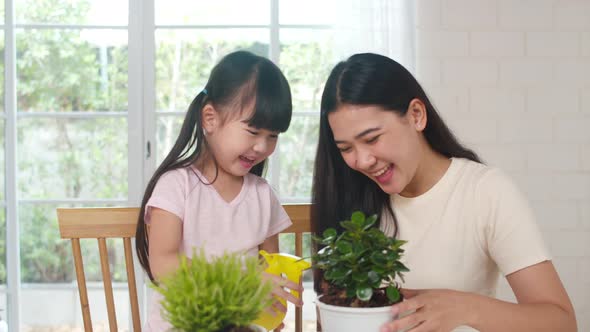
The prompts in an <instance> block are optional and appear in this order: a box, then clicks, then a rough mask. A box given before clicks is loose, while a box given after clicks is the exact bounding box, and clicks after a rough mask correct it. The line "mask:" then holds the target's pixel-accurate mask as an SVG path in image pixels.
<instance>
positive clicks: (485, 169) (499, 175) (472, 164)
mask: <svg viewBox="0 0 590 332" xmlns="http://www.w3.org/2000/svg"><path fill="white" fill-rule="evenodd" d="M453 161H454V162H456V163H457V174H458V175H459V176H460V177H463V178H466V179H467V180H470V181H472V182H474V183H475V184H479V185H482V184H483V185H486V184H493V183H494V182H496V181H500V180H501V181H506V180H508V179H509V177H508V175H507V174H506V173H504V171H502V170H501V169H500V168H498V167H495V166H490V165H486V164H483V163H480V162H477V161H473V160H469V159H464V158H454V159H453Z"/></svg>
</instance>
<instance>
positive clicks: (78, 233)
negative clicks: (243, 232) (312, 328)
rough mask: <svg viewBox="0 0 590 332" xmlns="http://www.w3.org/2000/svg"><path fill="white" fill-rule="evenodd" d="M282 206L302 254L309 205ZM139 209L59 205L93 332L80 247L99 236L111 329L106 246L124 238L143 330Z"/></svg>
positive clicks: (136, 320)
mask: <svg viewBox="0 0 590 332" xmlns="http://www.w3.org/2000/svg"><path fill="white" fill-rule="evenodd" d="M283 207H284V208H285V210H286V211H287V214H288V215H289V217H290V218H291V220H292V221H293V225H291V227H289V228H288V229H286V230H285V231H283V233H295V254H296V255H298V256H302V248H303V236H302V234H303V233H307V232H310V231H311V225H310V205H309V204H284V205H283ZM138 216H139V208H58V209H57V218H58V223H59V230H60V234H61V237H62V238H64V239H71V240H72V250H73V253H74V262H75V266H76V278H77V280H78V289H79V293H80V304H81V306H82V316H83V319H84V330H85V331H86V332H92V321H91V318H90V307H89V303H88V292H87V289H86V279H85V276H84V267H83V262H82V251H81V250H80V240H79V239H81V238H94V239H98V243H99V252H100V261H101V268H102V276H103V283H104V291H105V299H106V303H107V312H108V317H109V328H110V331H117V320H116V317H115V304H114V298H113V288H112V283H111V275H110V269H109V263H108V253H107V246H106V239H107V238H123V247H124V250H125V264H126V269H127V284H128V286H129V300H130V305H131V317H132V321H133V329H134V331H137V332H141V321H140V316H139V305H138V301H137V285H136V282H135V271H134V267H133V249H132V246H131V238H133V237H135V228H136V225H137V217H138ZM302 317H303V315H302V311H301V308H297V309H296V311H295V318H296V320H295V331H296V332H301V331H302V328H303V322H302Z"/></svg>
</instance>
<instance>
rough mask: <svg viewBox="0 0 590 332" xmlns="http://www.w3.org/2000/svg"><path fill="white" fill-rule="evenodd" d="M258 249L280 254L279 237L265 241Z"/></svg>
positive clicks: (275, 236)
mask: <svg viewBox="0 0 590 332" xmlns="http://www.w3.org/2000/svg"><path fill="white" fill-rule="evenodd" d="M258 249H260V250H264V251H266V252H268V253H271V254H272V253H276V252H279V235H278V234H276V235H273V236H271V237H269V238H267V239H266V240H264V242H262V244H261V245H259V246H258Z"/></svg>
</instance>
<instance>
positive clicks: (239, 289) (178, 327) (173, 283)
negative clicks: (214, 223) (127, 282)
mask: <svg viewBox="0 0 590 332" xmlns="http://www.w3.org/2000/svg"><path fill="white" fill-rule="evenodd" d="M263 270H264V266H263V265H262V264H261V263H260V261H259V259H258V258H257V257H253V256H247V257H245V256H244V255H243V254H239V253H231V254H230V253H226V254H224V255H222V256H219V257H217V258H214V259H207V257H206V256H205V253H204V251H202V250H200V251H194V253H193V256H192V258H191V259H187V258H186V257H185V256H182V257H181V258H180V267H179V268H178V270H176V271H175V272H174V273H173V274H170V275H168V276H166V277H164V278H162V279H161V280H159V281H158V283H157V284H153V285H152V288H153V289H155V290H156V291H157V292H158V293H160V294H162V296H163V299H162V301H161V305H162V311H163V312H162V315H163V317H164V319H165V320H167V321H168V322H170V324H171V325H172V326H173V330H174V331H178V332H195V331H203V332H213V331H228V330H230V328H232V327H236V328H238V327H245V326H248V325H249V324H251V323H252V321H254V320H255V319H256V318H258V315H259V313H260V312H261V311H262V310H264V309H265V308H267V307H268V306H270V305H271V304H272V297H271V295H270V294H271V290H272V285H271V284H270V283H269V282H267V281H265V280H263V279H262V271H263Z"/></svg>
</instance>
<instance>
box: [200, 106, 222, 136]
mask: <svg viewBox="0 0 590 332" xmlns="http://www.w3.org/2000/svg"><path fill="white" fill-rule="evenodd" d="M201 112H202V119H201V121H202V122H203V123H202V125H203V130H204V131H205V134H211V133H212V132H213V131H215V129H216V128H217V127H218V125H219V114H218V113H217V111H216V110H215V108H214V107H213V105H211V104H206V105H205V106H204V107H203V109H202V110H201Z"/></svg>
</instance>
